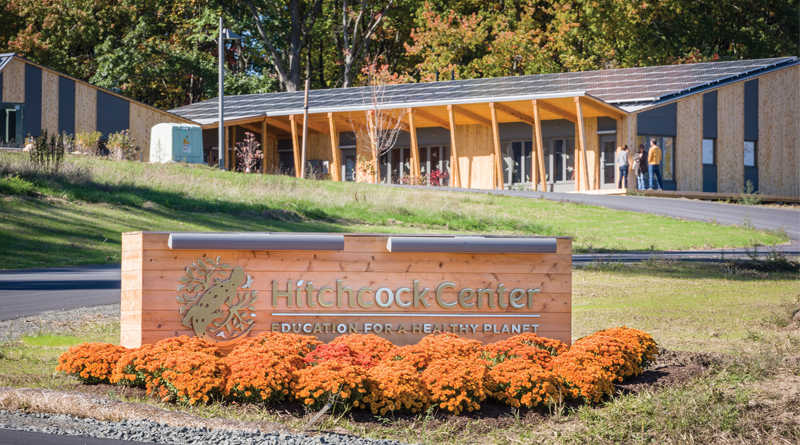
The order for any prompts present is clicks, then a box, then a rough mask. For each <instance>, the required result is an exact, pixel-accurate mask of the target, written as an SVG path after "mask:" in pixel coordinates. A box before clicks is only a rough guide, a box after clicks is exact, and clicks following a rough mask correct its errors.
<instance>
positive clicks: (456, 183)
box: [447, 105, 461, 187]
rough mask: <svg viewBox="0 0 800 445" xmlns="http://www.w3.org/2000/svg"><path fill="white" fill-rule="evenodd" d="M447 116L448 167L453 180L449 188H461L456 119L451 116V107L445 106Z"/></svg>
mask: <svg viewBox="0 0 800 445" xmlns="http://www.w3.org/2000/svg"><path fill="white" fill-rule="evenodd" d="M447 114H448V115H449V116H450V165H451V166H452V170H453V178H452V181H450V185H451V187H461V177H460V175H459V171H458V170H459V169H458V150H457V148H456V118H455V116H454V115H453V106H452V105H448V106H447Z"/></svg>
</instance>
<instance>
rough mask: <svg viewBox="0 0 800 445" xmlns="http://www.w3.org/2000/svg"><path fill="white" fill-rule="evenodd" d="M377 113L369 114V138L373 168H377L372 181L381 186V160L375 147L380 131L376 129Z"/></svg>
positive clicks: (371, 112)
mask: <svg viewBox="0 0 800 445" xmlns="http://www.w3.org/2000/svg"><path fill="white" fill-rule="evenodd" d="M375 125H376V124H375V112H373V111H370V112H369V113H367V134H368V136H369V151H370V157H371V158H372V166H373V167H374V168H375V177H374V178H373V179H372V181H373V182H374V183H375V184H380V182H381V166H380V158H379V157H378V151H377V150H378V149H377V147H375V137H376V135H375V133H373V131H375V132H377V131H378V130H379V129H377V128H375Z"/></svg>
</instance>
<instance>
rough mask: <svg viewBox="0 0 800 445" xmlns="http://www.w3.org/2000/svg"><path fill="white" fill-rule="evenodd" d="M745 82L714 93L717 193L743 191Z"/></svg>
mask: <svg viewBox="0 0 800 445" xmlns="http://www.w3.org/2000/svg"><path fill="white" fill-rule="evenodd" d="M743 158H744V82H737V83H734V84H732V85H728V86H725V87H722V88H720V89H719V90H717V192H719V193H738V192H741V191H742V189H743V188H744V159H743Z"/></svg>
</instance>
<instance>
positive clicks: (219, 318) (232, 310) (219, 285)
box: [178, 257, 258, 343]
mask: <svg viewBox="0 0 800 445" xmlns="http://www.w3.org/2000/svg"><path fill="white" fill-rule="evenodd" d="M228 271H230V272H228ZM226 275H227V276H226ZM179 281H180V282H181V285H180V286H178V292H181V291H182V292H183V294H182V295H180V296H178V303H180V304H182V305H183V306H182V307H181V310H180V313H181V314H182V315H183V319H182V321H181V324H182V325H184V326H186V327H187V328H191V329H192V330H193V331H194V333H195V335H197V336H198V337H201V338H204V339H206V340H209V341H212V342H215V343H232V342H234V341H235V340H238V339H239V338H240V337H243V336H246V335H247V334H248V333H249V332H250V330H251V329H252V328H253V324H254V323H255V316H256V309H255V307H254V306H253V304H254V303H255V302H256V301H257V300H258V297H257V295H256V294H257V292H258V291H248V290H247V289H250V286H251V285H252V283H253V278H252V277H251V276H250V275H247V274H246V273H245V271H244V269H243V268H241V267H235V268H233V269H232V270H231V266H230V265H228V264H221V263H220V257H217V258H216V260H212V259H204V258H201V259H198V260H197V262H195V263H192V265H191V267H187V268H186V276H184V277H181V278H179Z"/></svg>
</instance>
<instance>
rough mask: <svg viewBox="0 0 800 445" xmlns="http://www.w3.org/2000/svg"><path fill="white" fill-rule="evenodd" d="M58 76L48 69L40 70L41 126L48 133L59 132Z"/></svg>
mask: <svg viewBox="0 0 800 445" xmlns="http://www.w3.org/2000/svg"><path fill="white" fill-rule="evenodd" d="M58 78H59V76H58V75H57V74H55V73H52V72H50V71H46V70H43V71H42V128H44V129H45V130H47V132H48V133H50V134H54V133H55V134H57V133H60V130H59V128H58Z"/></svg>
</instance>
